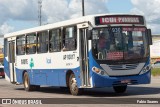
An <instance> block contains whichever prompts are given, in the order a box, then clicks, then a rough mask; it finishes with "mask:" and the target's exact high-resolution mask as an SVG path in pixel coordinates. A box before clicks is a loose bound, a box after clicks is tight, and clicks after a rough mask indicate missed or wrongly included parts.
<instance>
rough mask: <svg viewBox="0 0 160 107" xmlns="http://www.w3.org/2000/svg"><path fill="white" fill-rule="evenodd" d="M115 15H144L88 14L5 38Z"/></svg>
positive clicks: (5, 36)
mask: <svg viewBox="0 0 160 107" xmlns="http://www.w3.org/2000/svg"><path fill="white" fill-rule="evenodd" d="M113 15H114V16H123V15H125V16H126V15H128V16H130V15H131V16H142V15H137V14H96V15H88V16H83V17H80V18H76V19H69V20H66V21H60V22H56V23H52V24H47V25H42V26H38V27H34V28H30V29H25V30H20V31H16V32H11V33H8V34H5V35H4V38H8V37H15V36H18V35H23V34H29V33H33V32H38V31H43V30H49V29H53V28H60V27H63V26H69V25H74V24H78V23H83V22H88V21H92V22H91V23H92V24H94V20H93V19H94V18H95V17H97V16H113Z"/></svg>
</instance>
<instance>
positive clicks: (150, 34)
mask: <svg viewBox="0 0 160 107" xmlns="http://www.w3.org/2000/svg"><path fill="white" fill-rule="evenodd" d="M147 37H148V43H149V45H152V33H151V29H147Z"/></svg>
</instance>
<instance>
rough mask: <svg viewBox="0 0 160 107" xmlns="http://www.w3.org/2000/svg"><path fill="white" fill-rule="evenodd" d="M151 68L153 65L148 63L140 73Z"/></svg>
mask: <svg viewBox="0 0 160 107" xmlns="http://www.w3.org/2000/svg"><path fill="white" fill-rule="evenodd" d="M150 69H151V65H150V64H149V65H147V66H145V67H144V68H143V69H142V70H141V72H140V75H141V74H144V73H146V72H148V71H149V70H150Z"/></svg>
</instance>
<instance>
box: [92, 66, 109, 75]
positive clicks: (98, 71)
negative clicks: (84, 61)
mask: <svg viewBox="0 0 160 107" xmlns="http://www.w3.org/2000/svg"><path fill="white" fill-rule="evenodd" d="M92 71H93V72H95V73H97V74H99V75H102V76H108V74H107V73H106V72H105V71H104V70H102V69H99V68H97V67H92Z"/></svg>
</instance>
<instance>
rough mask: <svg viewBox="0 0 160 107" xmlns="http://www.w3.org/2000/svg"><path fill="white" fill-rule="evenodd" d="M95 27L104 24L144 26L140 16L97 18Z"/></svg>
mask: <svg viewBox="0 0 160 107" xmlns="http://www.w3.org/2000/svg"><path fill="white" fill-rule="evenodd" d="M95 24H96V25H105V24H144V20H143V17H142V16H132V15H131V16H128V15H124V16H118V15H117V16H98V17H96V18H95Z"/></svg>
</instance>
